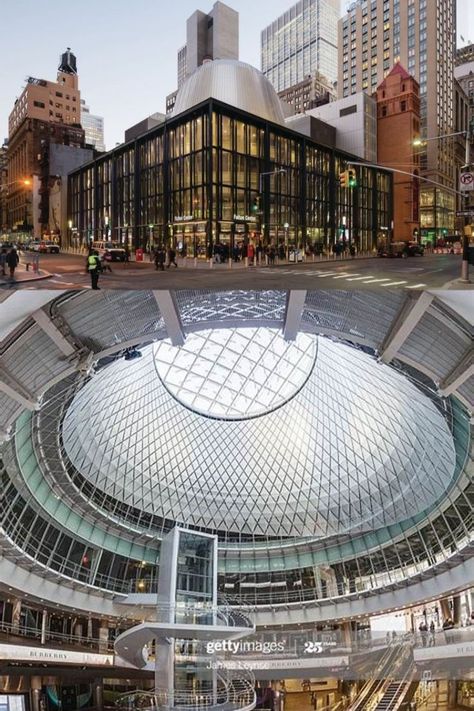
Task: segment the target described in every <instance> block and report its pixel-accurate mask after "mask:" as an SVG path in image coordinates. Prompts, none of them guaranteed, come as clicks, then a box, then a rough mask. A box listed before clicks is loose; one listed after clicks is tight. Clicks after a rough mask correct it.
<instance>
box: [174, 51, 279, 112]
mask: <svg viewBox="0 0 474 711" xmlns="http://www.w3.org/2000/svg"><path fill="white" fill-rule="evenodd" d="M210 98H212V99H217V100H218V101H222V102H223V103H224V104H230V106H235V107H236V108H239V109H242V110H243V111H247V112H248V113H250V114H254V115H255V116H259V117H260V118H263V119H266V120H268V121H273V122H274V123H278V124H284V123H285V117H284V115H283V109H282V105H281V102H280V99H279V98H278V95H277V93H276V91H275V89H274V88H273V86H272V84H271V83H270V82H269V81H268V79H267V78H266V77H265V76H264V75H263V74H262V72H260V71H258V69H255V67H252V66H251V65H250V64H245V63H244V62H238V61H236V60H232V59H216V60H214V61H208V62H205V63H204V64H203V65H202V66H201V67H199V68H198V69H196V71H195V72H194V73H193V74H191V76H190V77H188V79H187V80H186V81H185V83H184V84H183V86H182V87H181V89H180V90H179V91H178V95H177V97H176V104H175V106H174V110H173V116H178V114H181V113H183V112H184V111H188V110H189V109H192V108H193V107H194V106H197V104H200V103H202V102H203V101H207V100H208V99H210Z"/></svg>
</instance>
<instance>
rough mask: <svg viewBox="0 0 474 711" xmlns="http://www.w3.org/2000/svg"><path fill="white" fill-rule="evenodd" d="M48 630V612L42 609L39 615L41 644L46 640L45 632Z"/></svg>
mask: <svg viewBox="0 0 474 711" xmlns="http://www.w3.org/2000/svg"><path fill="white" fill-rule="evenodd" d="M47 631H48V612H47V611H46V610H43V613H42V617H41V644H45V642H46V632H47Z"/></svg>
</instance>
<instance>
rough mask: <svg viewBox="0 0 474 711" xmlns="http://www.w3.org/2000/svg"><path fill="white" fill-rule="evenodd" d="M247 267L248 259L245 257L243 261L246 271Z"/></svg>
mask: <svg viewBox="0 0 474 711" xmlns="http://www.w3.org/2000/svg"><path fill="white" fill-rule="evenodd" d="M248 265H249V258H248V257H245V259H244V266H245V268H246V269H247V267H248Z"/></svg>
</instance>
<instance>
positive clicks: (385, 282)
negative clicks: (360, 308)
mask: <svg viewBox="0 0 474 711" xmlns="http://www.w3.org/2000/svg"><path fill="white" fill-rule="evenodd" d="M275 273H277V272H274V271H273V270H269V269H261V270H260V274H268V275H271V276H274V275H275ZM278 273H279V274H288V275H289V276H312V277H316V278H318V279H326V278H329V279H333V280H334V281H338V280H341V279H342V280H344V281H356V282H360V283H361V284H368V285H371V284H378V285H380V286H388V287H390V286H403V285H405V284H406V285H407V286H406V287H405V288H406V289H422V288H423V287H426V284H422V283H419V284H411V285H408V284H409V282H408V281H407V280H406V279H401V280H399V281H394V280H393V277H392V278H390V277H377V276H373V275H371V274H364V275H362V274H358V273H354V272H329V271H325V270H324V269H311V270H309V269H305V270H304V271H302V270H299V269H285V270H284V271H279V272H278Z"/></svg>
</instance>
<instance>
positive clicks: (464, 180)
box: [459, 172, 474, 191]
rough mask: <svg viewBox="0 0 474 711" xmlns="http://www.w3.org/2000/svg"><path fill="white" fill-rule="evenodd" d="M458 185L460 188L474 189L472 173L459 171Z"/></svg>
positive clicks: (473, 175)
mask: <svg viewBox="0 0 474 711" xmlns="http://www.w3.org/2000/svg"><path fill="white" fill-rule="evenodd" d="M459 186H460V189H461V190H466V191H467V190H474V173H470V172H468V173H461V175H460V176H459Z"/></svg>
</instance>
